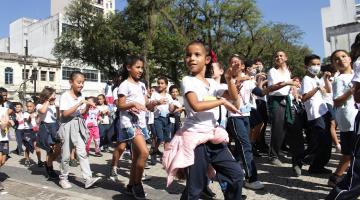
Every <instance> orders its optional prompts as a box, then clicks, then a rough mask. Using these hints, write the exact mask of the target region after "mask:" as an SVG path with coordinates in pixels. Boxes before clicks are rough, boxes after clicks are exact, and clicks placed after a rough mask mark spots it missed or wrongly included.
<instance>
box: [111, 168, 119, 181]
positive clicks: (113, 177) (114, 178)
mask: <svg viewBox="0 0 360 200" xmlns="http://www.w3.org/2000/svg"><path fill="white" fill-rule="evenodd" d="M109 178H110V180H112V181H114V182H117V183H120V182H121V181H120V176H119V175H118V173H117V172H116V170H113V169H111V172H110V177H109Z"/></svg>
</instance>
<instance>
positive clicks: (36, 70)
mask: <svg viewBox="0 0 360 200" xmlns="http://www.w3.org/2000/svg"><path fill="white" fill-rule="evenodd" d="M37 66H38V61H37V59H34V60H33V67H34V68H33V70H32V75H31V79H32V81H34V96H36V81H37V77H38V69H37Z"/></svg>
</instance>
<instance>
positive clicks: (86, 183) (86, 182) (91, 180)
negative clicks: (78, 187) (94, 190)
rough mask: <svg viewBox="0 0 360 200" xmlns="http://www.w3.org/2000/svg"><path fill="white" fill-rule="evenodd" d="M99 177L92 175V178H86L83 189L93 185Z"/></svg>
mask: <svg viewBox="0 0 360 200" xmlns="http://www.w3.org/2000/svg"><path fill="white" fill-rule="evenodd" d="M100 179H101V177H95V178H94V177H93V178H89V179H86V181H85V189H87V188H89V187H91V186H93V185H94V184H95V183H96V182H97V181H99V180H100Z"/></svg>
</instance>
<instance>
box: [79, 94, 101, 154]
mask: <svg viewBox="0 0 360 200" xmlns="http://www.w3.org/2000/svg"><path fill="white" fill-rule="evenodd" d="M87 101H88V103H89V105H90V106H89V110H88V112H87V113H85V114H84V115H83V116H84V118H85V125H86V127H87V128H88V129H89V132H90V137H89V139H88V141H87V143H86V153H87V154H88V155H89V152H90V144H91V141H92V140H94V143H95V156H96V157H101V156H102V154H101V153H100V134H99V127H98V119H99V117H100V110H99V109H97V107H96V97H88V98H87Z"/></svg>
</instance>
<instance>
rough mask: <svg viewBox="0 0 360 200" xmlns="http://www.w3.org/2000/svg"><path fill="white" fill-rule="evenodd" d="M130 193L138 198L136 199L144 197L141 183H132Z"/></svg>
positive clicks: (139, 199)
mask: <svg viewBox="0 0 360 200" xmlns="http://www.w3.org/2000/svg"><path fill="white" fill-rule="evenodd" d="M132 193H133V195H134V197H135V199H138V200H143V199H146V194H145V192H144V188H143V186H142V184H141V183H140V184H136V185H133V187H132Z"/></svg>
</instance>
